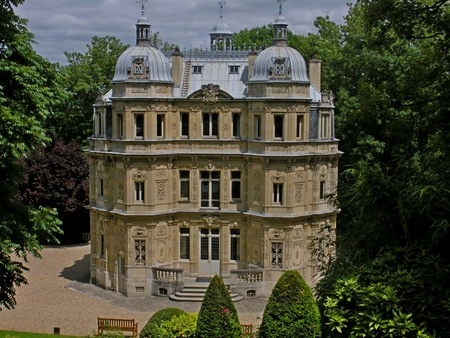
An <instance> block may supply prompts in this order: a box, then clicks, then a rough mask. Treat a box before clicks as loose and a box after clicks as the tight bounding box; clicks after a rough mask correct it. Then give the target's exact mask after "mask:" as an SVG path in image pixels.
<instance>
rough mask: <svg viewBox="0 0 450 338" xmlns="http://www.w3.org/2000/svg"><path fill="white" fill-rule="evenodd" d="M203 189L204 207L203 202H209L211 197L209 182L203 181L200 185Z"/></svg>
mask: <svg viewBox="0 0 450 338" xmlns="http://www.w3.org/2000/svg"><path fill="white" fill-rule="evenodd" d="M200 187H201V199H202V206H203V200H208V197H209V182H204V181H202V182H201V184H200Z"/></svg>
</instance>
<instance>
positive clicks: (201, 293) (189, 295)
mask: <svg viewBox="0 0 450 338" xmlns="http://www.w3.org/2000/svg"><path fill="white" fill-rule="evenodd" d="M208 285H209V283H202V282H195V283H189V285H185V286H184V289H183V290H181V291H177V292H175V293H172V294H171V295H169V298H170V299H171V300H175V301H179V302H201V301H203V297H205V292H206V289H207V288H208ZM230 297H231V300H232V301H233V302H239V301H241V300H242V299H244V297H242V296H240V295H239V294H237V293H236V292H232V291H231V290H230Z"/></svg>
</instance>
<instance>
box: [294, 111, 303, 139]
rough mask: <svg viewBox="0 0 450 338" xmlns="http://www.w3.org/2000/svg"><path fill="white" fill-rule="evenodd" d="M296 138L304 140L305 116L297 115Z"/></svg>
mask: <svg viewBox="0 0 450 338" xmlns="http://www.w3.org/2000/svg"><path fill="white" fill-rule="evenodd" d="M295 136H296V137H297V139H300V140H302V139H303V115H297V131H296V135H295Z"/></svg>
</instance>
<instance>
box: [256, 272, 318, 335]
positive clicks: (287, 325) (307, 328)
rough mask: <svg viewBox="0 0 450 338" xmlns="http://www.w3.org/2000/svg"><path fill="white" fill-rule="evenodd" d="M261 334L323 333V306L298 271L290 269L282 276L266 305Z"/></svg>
mask: <svg viewBox="0 0 450 338" xmlns="http://www.w3.org/2000/svg"><path fill="white" fill-rule="evenodd" d="M258 337H260V338H275V337H286V338H289V337H292V338H297V337H308V338H315V337H321V331H320V314H319V309H318V307H317V304H316V302H315V300H314V297H313V294H312V292H311V289H310V288H309V286H308V285H307V284H306V283H305V281H304V280H303V278H302V276H301V275H300V273H299V272H298V271H295V270H289V271H286V272H285V273H283V274H282V275H281V277H280V278H279V279H278V282H277V284H276V285H275V287H274V289H273V290H272V294H271V295H270V298H269V301H268V302H267V305H266V308H265V309H264V315H263V318H262V322H261V326H260V327H259V331H258Z"/></svg>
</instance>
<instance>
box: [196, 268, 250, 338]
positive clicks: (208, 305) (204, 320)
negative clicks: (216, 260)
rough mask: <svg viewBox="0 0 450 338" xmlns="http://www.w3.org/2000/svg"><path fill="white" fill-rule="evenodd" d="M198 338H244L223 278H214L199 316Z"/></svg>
mask: <svg viewBox="0 0 450 338" xmlns="http://www.w3.org/2000/svg"><path fill="white" fill-rule="evenodd" d="M195 336H196V338H212V337H227V338H238V337H241V336H242V333H241V324H240V323H239V318H238V315H237V311H236V308H235V306H234V304H233V301H232V300H231V297H230V293H229V291H228V289H227V287H226V286H225V283H224V282H223V279H222V277H220V276H217V275H216V276H214V278H213V279H212V280H211V282H210V283H209V286H208V289H207V290H206V294H205V298H204V299H203V302H202V306H201V308H200V312H199V314H198V320H197V329H196V335H195Z"/></svg>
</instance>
